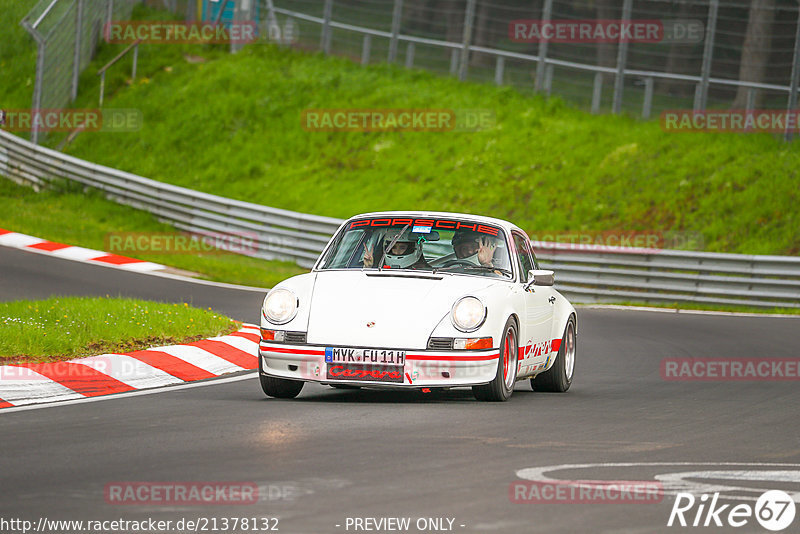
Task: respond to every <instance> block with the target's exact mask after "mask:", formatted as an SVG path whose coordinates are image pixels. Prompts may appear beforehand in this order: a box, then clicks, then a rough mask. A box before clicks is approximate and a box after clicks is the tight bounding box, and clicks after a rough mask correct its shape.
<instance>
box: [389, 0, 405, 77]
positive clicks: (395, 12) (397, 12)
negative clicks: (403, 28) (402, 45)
mask: <svg viewBox="0 0 800 534" xmlns="http://www.w3.org/2000/svg"><path fill="white" fill-rule="evenodd" d="M402 16H403V0H394V8H393V9H392V36H391V38H390V39H389V63H394V62H395V60H396V59H397V36H398V35H400V21H401V19H402Z"/></svg>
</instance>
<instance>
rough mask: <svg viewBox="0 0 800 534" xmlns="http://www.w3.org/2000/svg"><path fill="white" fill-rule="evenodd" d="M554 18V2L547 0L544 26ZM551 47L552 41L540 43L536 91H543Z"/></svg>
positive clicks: (545, 2) (543, 12)
mask: <svg viewBox="0 0 800 534" xmlns="http://www.w3.org/2000/svg"><path fill="white" fill-rule="evenodd" d="M552 16H553V0H545V1H544V8H543V9H542V25H544V24H546V23H548V22H550V17H552ZM549 46H550V41H539V50H538V53H537V55H538V56H539V62H538V63H537V64H536V83H535V84H534V89H535V90H536V91H541V89H542V84H543V83H544V69H545V67H546V66H547V48H548V47H549Z"/></svg>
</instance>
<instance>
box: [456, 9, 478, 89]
mask: <svg viewBox="0 0 800 534" xmlns="http://www.w3.org/2000/svg"><path fill="white" fill-rule="evenodd" d="M475 2H476V0H467V9H466V12H465V13H464V37H463V39H462V40H461V62H460V64H459V66H458V79H459V80H461V81H464V80H466V79H467V66H468V65H469V45H470V43H471V41H472V23H473V22H474V21H475Z"/></svg>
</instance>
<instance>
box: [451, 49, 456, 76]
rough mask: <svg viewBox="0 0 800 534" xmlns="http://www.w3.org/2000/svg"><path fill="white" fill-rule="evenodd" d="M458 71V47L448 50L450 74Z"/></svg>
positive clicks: (453, 74)
mask: <svg viewBox="0 0 800 534" xmlns="http://www.w3.org/2000/svg"><path fill="white" fill-rule="evenodd" d="M457 73H458V48H453V49H451V50H450V76H455V75H456V74H457Z"/></svg>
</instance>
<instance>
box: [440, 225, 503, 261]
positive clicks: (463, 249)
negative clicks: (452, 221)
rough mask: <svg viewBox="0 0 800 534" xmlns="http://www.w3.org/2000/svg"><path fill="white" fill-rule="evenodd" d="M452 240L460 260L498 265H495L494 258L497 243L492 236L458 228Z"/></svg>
mask: <svg viewBox="0 0 800 534" xmlns="http://www.w3.org/2000/svg"><path fill="white" fill-rule="evenodd" d="M451 242H452V244H453V251H454V252H455V254H456V258H458V260H460V261H465V262H468V263H472V264H473V265H483V266H484V267H496V266H495V265H493V259H494V251H495V249H496V248H497V243H496V241H495V240H494V239H493V238H492V237H491V236H488V235H486V234H481V233H478V232H475V231H473V230H463V229H461V230H456V232H455V233H454V234H453V239H452V241H451Z"/></svg>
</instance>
